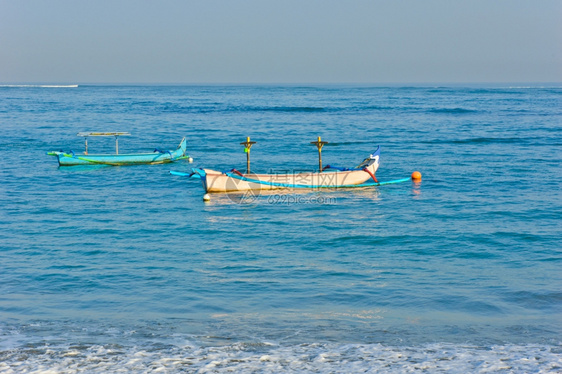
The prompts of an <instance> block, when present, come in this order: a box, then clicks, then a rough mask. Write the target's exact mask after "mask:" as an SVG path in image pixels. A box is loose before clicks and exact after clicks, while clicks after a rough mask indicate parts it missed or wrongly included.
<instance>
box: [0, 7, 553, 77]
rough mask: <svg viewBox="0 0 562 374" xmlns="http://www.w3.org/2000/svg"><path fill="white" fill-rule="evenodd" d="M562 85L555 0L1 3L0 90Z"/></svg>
mask: <svg viewBox="0 0 562 374" xmlns="http://www.w3.org/2000/svg"><path fill="white" fill-rule="evenodd" d="M508 82H513V83H516V82H517V83H525V82H529V83H531V82H534V83H539V82H562V0H470V1H469V0H465V1H461V0H345V1H344V0H338V1H336V0H278V1H273V0H158V1H152V0H150V1H149V0H95V1H93V0H92V1H86V0H49V1H45V0H0V83H2V84H14V83H21V84H25V83H61V84H62V83H65V84H79V83H99V84H103V83H138V84H142V83H147V84H157V83H163V84H205V83H209V84H223V83H224V84H245V83H250V84H253V83H264V84H276V83H279V84H291V83H320V84H322V83H326V84H330V83H336V84H338V83H344V84H345V83H357V84H385V83H413V84H419V83H508Z"/></svg>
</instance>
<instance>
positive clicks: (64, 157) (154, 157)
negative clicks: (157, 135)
mask: <svg viewBox="0 0 562 374" xmlns="http://www.w3.org/2000/svg"><path fill="white" fill-rule="evenodd" d="M186 148H187V141H186V139H185V138H183V139H182V141H181V143H180V145H179V146H178V148H177V149H175V150H174V151H168V152H163V153H136V154H122V155H76V154H73V153H66V152H57V151H55V152H49V153H48V154H49V155H51V156H56V157H57V158H58V161H59V165H60V166H77V165H112V166H120V165H138V164H164V163H169V162H174V161H177V160H180V159H183V158H187V156H186Z"/></svg>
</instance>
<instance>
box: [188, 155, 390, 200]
mask: <svg viewBox="0 0 562 374" xmlns="http://www.w3.org/2000/svg"><path fill="white" fill-rule="evenodd" d="M372 157H373V158H372V159H369V163H368V164H367V165H365V167H362V168H358V169H353V170H344V171H329V172H314V173H293V174H249V175H242V174H240V173H239V172H236V171H231V172H228V173H221V172H219V171H216V170H211V169H193V172H194V173H195V174H197V175H199V176H200V177H201V180H202V182H203V187H204V188H205V191H206V192H208V193H219V192H238V191H250V190H251V191H257V190H260V191H267V190H278V189H300V188H307V189H314V188H342V187H348V186H354V185H359V184H362V183H365V182H367V181H368V180H369V179H372V180H374V181H375V182H376V178H375V173H376V171H377V169H378V167H379V155H378V152H377V153H376V154H374V155H372Z"/></svg>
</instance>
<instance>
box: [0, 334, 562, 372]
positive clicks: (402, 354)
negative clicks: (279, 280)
mask: <svg viewBox="0 0 562 374" xmlns="http://www.w3.org/2000/svg"><path fill="white" fill-rule="evenodd" d="M0 358H1V359H2V362H0V371H3V372H8V373H10V372H12V370H15V371H17V372H19V373H30V372H38V371H42V370H44V369H45V368H46V367H47V368H49V369H51V370H52V371H53V372H59V373H76V372H117V371H119V372H123V373H136V372H143V373H144V372H159V371H162V372H168V371H170V372H183V371H186V372H213V373H232V372H237V373H257V372H260V373H280V372H283V373H328V372H332V373H334V372H345V373H367V372H368V373H378V372H384V373H392V372H418V371H421V372H447V373H470V372H509V373H529V372H533V373H538V372H540V373H559V372H560V369H561V368H562V363H561V359H560V347H559V346H556V345H531V344H526V345H492V346H473V345H469V344H460V345H459V344H448V343H434V344H428V345H424V346H406V347H401V346H386V345H382V344H377V343H375V344H336V343H306V344H298V345H279V344H275V343H270V342H247V343H241V342H240V343H231V344H226V345H224V346H199V345H196V344H194V343H193V342H191V341H185V342H184V343H183V344H179V345H170V344H161V343H154V344H153V345H147V346H143V345H141V346H137V347H132V346H124V345H122V344H110V345H97V344H91V343H86V344H84V343H74V344H72V343H69V344H67V345H65V346H55V345H49V344H44V343H43V344H32V345H28V346H27V347H22V348H18V349H10V350H0ZM147 368H150V370H148V369H147Z"/></svg>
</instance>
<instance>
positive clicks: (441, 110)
mask: <svg viewBox="0 0 562 374" xmlns="http://www.w3.org/2000/svg"><path fill="white" fill-rule="evenodd" d="M428 112H429V113H438V114H472V113H478V110H474V109H465V108H436V109H430V110H428Z"/></svg>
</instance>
